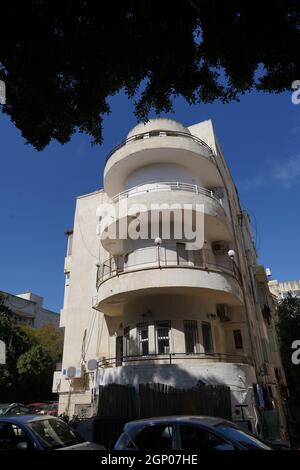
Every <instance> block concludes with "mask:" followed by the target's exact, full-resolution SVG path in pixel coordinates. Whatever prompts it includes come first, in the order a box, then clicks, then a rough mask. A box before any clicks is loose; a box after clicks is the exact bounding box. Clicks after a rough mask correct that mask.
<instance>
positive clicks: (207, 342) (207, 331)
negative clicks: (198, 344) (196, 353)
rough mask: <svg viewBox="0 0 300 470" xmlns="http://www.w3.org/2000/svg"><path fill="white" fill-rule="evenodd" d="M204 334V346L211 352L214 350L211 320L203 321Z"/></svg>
mask: <svg viewBox="0 0 300 470" xmlns="http://www.w3.org/2000/svg"><path fill="white" fill-rule="evenodd" d="M202 336H203V347H204V352H205V353H207V354H210V353H212V352H213V350H214V346H213V340H212V333H211V324H210V323H209V322H202Z"/></svg>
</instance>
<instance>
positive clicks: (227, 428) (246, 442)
mask: <svg viewBox="0 0 300 470" xmlns="http://www.w3.org/2000/svg"><path fill="white" fill-rule="evenodd" d="M216 427H217V429H218V430H219V431H221V432H222V434H223V435H224V436H226V437H228V438H229V439H233V440H234V441H235V442H236V443H238V444H241V445H242V446H244V447H246V448H247V449H249V450H251V449H252V450H260V449H265V450H270V447H268V446H267V445H266V444H265V443H264V442H263V441H261V440H260V439H259V438H258V437H257V436H254V435H253V434H251V433H250V432H247V431H246V430H242V429H241V428H238V427H237V426H235V425H234V424H232V423H229V422H228V421H224V422H221V423H220V424H218V425H217V426H216Z"/></svg>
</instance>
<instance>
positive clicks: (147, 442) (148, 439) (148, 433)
mask: <svg viewBox="0 0 300 470" xmlns="http://www.w3.org/2000/svg"><path fill="white" fill-rule="evenodd" d="M172 442H173V426H170V425H169V424H167V425H166V424H159V425H156V426H148V427H146V428H144V429H143V430H142V431H141V432H140V433H139V434H138V435H137V437H135V438H134V439H133V442H131V443H129V445H128V448H130V449H136V448H138V449H140V450H146V449H147V450H163V451H168V450H169V451H171V450H172V447H173V446H172Z"/></svg>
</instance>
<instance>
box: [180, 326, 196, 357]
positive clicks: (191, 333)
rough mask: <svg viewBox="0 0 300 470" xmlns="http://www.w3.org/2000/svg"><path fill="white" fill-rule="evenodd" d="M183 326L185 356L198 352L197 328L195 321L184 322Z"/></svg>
mask: <svg viewBox="0 0 300 470" xmlns="http://www.w3.org/2000/svg"><path fill="white" fill-rule="evenodd" d="M183 325H184V339H185V351H186V353H187V354H191V353H198V352H199V340H198V327H197V320H185V321H184V322H183Z"/></svg>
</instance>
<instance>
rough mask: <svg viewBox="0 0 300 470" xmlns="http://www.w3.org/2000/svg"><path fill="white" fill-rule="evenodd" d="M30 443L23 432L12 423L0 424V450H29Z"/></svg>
mask: <svg viewBox="0 0 300 470" xmlns="http://www.w3.org/2000/svg"><path fill="white" fill-rule="evenodd" d="M31 448H32V443H31V441H30V439H29V438H28V436H27V434H26V433H25V431H24V430H23V429H22V428H20V427H19V426H17V425H16V424H12V423H0V449H1V450H18V449H31Z"/></svg>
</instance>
